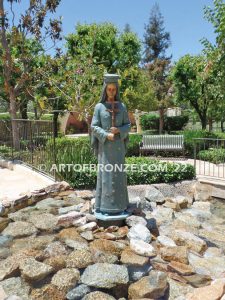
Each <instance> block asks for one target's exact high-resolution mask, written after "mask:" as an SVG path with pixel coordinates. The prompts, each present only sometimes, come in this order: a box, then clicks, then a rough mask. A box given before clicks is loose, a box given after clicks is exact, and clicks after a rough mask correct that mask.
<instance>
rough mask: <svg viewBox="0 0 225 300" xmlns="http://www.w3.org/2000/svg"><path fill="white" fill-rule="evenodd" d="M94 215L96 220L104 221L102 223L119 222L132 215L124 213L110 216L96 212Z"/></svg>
mask: <svg viewBox="0 0 225 300" xmlns="http://www.w3.org/2000/svg"><path fill="white" fill-rule="evenodd" d="M94 215H95V217H96V219H98V220H102V221H118V220H125V219H126V218H127V217H129V216H130V215H131V214H130V213H129V212H127V211H124V212H122V213H119V214H108V213H103V212H96V211H95V210H94Z"/></svg>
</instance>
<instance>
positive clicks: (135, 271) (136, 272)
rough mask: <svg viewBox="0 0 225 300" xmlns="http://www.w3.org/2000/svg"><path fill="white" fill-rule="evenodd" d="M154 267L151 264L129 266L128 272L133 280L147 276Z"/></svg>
mask: <svg viewBox="0 0 225 300" xmlns="http://www.w3.org/2000/svg"><path fill="white" fill-rule="evenodd" d="M151 269H152V266H151V265H150V264H147V265H144V266H142V267H138V266H128V273H129V277H130V280H131V281H137V280H139V279H141V278H142V277H143V276H146V275H147V274H148V273H149V272H150V271H151Z"/></svg>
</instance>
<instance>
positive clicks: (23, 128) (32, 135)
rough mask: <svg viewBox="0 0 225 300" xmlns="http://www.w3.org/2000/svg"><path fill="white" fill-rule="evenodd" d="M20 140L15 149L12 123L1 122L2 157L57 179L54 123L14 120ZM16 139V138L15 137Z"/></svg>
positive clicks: (0, 151) (0, 141) (0, 154)
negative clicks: (54, 165)
mask: <svg viewBox="0 0 225 300" xmlns="http://www.w3.org/2000/svg"><path fill="white" fill-rule="evenodd" d="M13 121H14V122H15V123H16V129H17V136H16V138H17V139H19V142H18V143H17V146H16V147H14V146H13V144H15V143H14V142H13V135H12V125H11V122H10V121H0V156H2V157H3V158H7V159H12V160H17V161H20V162H21V163H24V164H26V165H29V166H30V167H32V168H34V169H37V170H39V171H41V172H43V173H45V174H48V175H50V176H52V177H54V178H55V177H56V174H55V170H54V168H52V165H53V164H54V163H56V151H55V139H54V136H53V122H52V121H44V120H24V119H16V120H13ZM14 139H15V137H14Z"/></svg>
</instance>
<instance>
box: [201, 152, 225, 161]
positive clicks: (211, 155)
mask: <svg viewBox="0 0 225 300" xmlns="http://www.w3.org/2000/svg"><path fill="white" fill-rule="evenodd" d="M198 158H199V159H201V160H205V161H209V162H212V163H214V164H220V163H224V162H225V149H224V148H211V149H208V150H201V151H200V152H199V153H198Z"/></svg>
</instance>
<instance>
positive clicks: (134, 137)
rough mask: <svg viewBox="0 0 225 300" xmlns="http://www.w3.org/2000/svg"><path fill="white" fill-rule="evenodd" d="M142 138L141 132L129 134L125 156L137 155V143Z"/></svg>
mask: <svg viewBox="0 0 225 300" xmlns="http://www.w3.org/2000/svg"><path fill="white" fill-rule="evenodd" d="M141 140H142V135H141V134H130V135H129V143H128V147H127V153H126V156H139V143H140V142H141Z"/></svg>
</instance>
